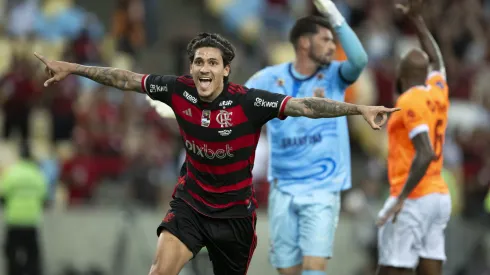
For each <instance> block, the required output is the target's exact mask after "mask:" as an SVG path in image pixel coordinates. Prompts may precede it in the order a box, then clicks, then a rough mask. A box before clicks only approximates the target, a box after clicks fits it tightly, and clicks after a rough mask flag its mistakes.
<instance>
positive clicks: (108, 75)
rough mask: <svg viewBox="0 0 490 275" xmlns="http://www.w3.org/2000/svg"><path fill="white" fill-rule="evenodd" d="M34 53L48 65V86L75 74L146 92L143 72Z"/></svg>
mask: <svg viewBox="0 0 490 275" xmlns="http://www.w3.org/2000/svg"><path fill="white" fill-rule="evenodd" d="M34 55H35V56H36V57H37V58H38V59H39V60H41V62H43V63H44V65H46V68H45V72H46V74H47V75H48V77H50V78H49V79H48V80H46V82H44V86H46V87H47V86H49V85H51V84H56V83H57V82H59V81H61V80H63V79H64V78H65V77H67V76H68V75H70V74H75V75H79V76H83V77H86V78H89V79H92V80H93V81H95V82H98V83H100V84H102V85H106V86H111V87H114V88H118V89H121V90H125V91H138V92H143V93H144V91H143V87H142V86H141V81H142V80H143V76H144V75H143V74H138V73H133V72H130V71H127V70H122V69H117V68H106V67H92V66H83V65H80V64H76V63H69V62H63V61H54V60H49V59H47V58H45V57H44V56H42V55H40V54H38V53H34Z"/></svg>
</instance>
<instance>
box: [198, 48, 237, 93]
mask: <svg viewBox="0 0 490 275" xmlns="http://www.w3.org/2000/svg"><path fill="white" fill-rule="evenodd" d="M229 74H230V66H229V65H227V66H224V63H223V57H222V55H221V50H220V49H217V48H212V47H204V48H199V49H197V50H196V53H195V55H194V61H193V62H192V64H191V75H192V78H193V79H194V83H195V84H196V88H197V92H198V93H199V97H200V98H201V99H203V100H205V101H212V100H213V99H214V98H216V97H217V96H218V95H219V93H221V91H222V90H223V78H224V77H225V76H228V75H229Z"/></svg>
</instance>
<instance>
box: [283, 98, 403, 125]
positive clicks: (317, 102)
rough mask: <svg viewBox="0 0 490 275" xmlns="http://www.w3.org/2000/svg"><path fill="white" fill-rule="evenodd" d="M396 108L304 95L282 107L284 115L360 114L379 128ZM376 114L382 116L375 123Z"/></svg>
mask: <svg viewBox="0 0 490 275" xmlns="http://www.w3.org/2000/svg"><path fill="white" fill-rule="evenodd" d="M398 110H400V109H398V108H391V109H390V108H385V107H383V106H364V105H355V104H350V103H345V102H340V101H335V100H331V99H327V98H319V97H306V98H291V99H290V100H288V101H287V103H286V107H285V109H284V115H286V116H292V117H299V116H304V117H309V118H329V117H339V116H349V115H362V116H363V117H364V119H365V120H366V121H367V122H368V123H369V124H370V125H371V127H372V128H373V129H376V130H377V129H380V128H381V126H383V125H384V124H385V122H386V120H387V118H388V116H387V114H388V113H392V112H396V111H398ZM378 115H381V116H382V117H383V118H382V120H381V122H378V123H376V122H375V119H376V117H377V116H378Z"/></svg>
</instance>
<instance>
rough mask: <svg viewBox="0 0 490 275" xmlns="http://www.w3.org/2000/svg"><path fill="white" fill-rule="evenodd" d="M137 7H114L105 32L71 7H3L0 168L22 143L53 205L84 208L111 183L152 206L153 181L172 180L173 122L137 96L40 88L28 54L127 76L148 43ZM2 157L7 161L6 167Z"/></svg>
mask: <svg viewBox="0 0 490 275" xmlns="http://www.w3.org/2000/svg"><path fill="white" fill-rule="evenodd" d="M12 2H14V3H12ZM145 4H146V3H145V1H143V0H121V1H117V4H116V5H115V7H114V8H115V10H114V12H113V14H112V16H113V18H112V19H113V20H112V25H109V26H104V25H103V24H102V23H101V22H100V21H99V20H98V18H97V16H96V15H95V14H93V13H90V12H88V11H86V10H85V9H83V8H82V7H80V6H78V5H76V3H75V2H74V1H71V0H45V1H37V0H26V1H9V2H7V3H4V7H5V9H4V13H5V14H6V15H7V16H6V18H8V19H6V20H5V21H4V22H3V26H2V27H3V28H2V34H1V36H0V40H1V44H0V47H1V48H2V49H4V50H5V51H6V53H4V54H5V55H6V56H9V54H10V55H11V56H9V57H8V58H5V59H4V60H2V63H5V64H1V65H2V66H0V67H2V68H3V70H2V71H1V74H2V76H1V78H0V98H1V104H2V111H3V112H2V117H3V131H2V132H3V137H4V140H3V142H2V145H3V148H5V152H6V154H4V155H3V156H4V157H3V160H2V162H3V163H4V164H5V165H7V164H8V163H9V162H13V161H15V157H16V151H17V148H18V144H25V143H27V144H29V145H30V147H31V151H33V153H34V155H35V156H36V158H37V160H38V161H39V162H40V163H41V164H42V169H43V171H44V172H45V174H46V175H47V178H48V179H49V184H50V187H51V188H50V190H51V193H50V197H51V199H52V202H53V203H54V204H56V203H58V204H62V205H80V204H82V205H83V204H87V203H91V202H92V201H93V200H94V196H96V193H97V187H98V186H99V184H100V183H101V182H103V181H105V180H112V181H113V182H123V183H124V184H123V187H124V188H125V190H127V191H128V192H130V193H129V194H138V196H135V198H140V201H141V202H142V203H144V204H146V205H148V206H152V207H154V206H156V205H157V204H158V202H159V201H160V200H161V197H159V192H155V190H159V187H160V186H161V183H160V182H161V181H162V180H163V181H165V180H166V179H165V177H167V178H171V179H170V180H169V181H173V177H174V175H175V171H176V169H175V167H173V166H172V167H171V168H170V169H167V170H168V171H167V170H165V167H166V166H169V165H168V164H169V163H173V158H174V156H175V155H176V154H177V153H178V148H179V147H178V145H176V144H174V143H175V142H176V138H175V135H174V134H173V133H172V129H174V128H175V125H174V124H175V123H174V122H173V121H171V122H170V126H169V125H167V124H169V123H168V122H167V121H165V120H164V119H161V118H160V117H159V116H158V115H157V114H156V113H155V112H154V111H153V109H151V108H149V106H148V105H147V104H146V101H145V99H144V97H142V96H137V95H135V94H132V93H123V92H120V91H114V90H112V89H111V88H108V87H105V86H101V85H98V84H97V83H95V82H93V81H90V80H86V79H83V78H81V77H77V76H70V77H69V78H67V79H66V80H65V81H63V82H61V83H59V84H58V85H54V86H51V87H50V88H44V87H43V82H44V81H45V80H46V76H45V75H44V71H43V67H42V66H41V64H40V63H39V62H38V61H37V60H35V58H34V57H33V55H32V53H33V52H34V51H38V52H40V53H41V54H43V55H45V56H46V57H48V58H53V59H60V60H64V61H68V62H76V63H79V64H85V65H97V66H115V67H119V68H125V69H133V67H134V66H135V64H137V62H138V58H139V53H140V52H141V51H142V50H144V48H145V45H146V42H147V39H146V38H147V37H151V35H148V36H147V35H145V30H146V29H145ZM169 129H170V130H171V131H169ZM141 137H144V138H141ZM176 150H177V151H176ZM9 152H13V154H10V155H12V156H13V157H12V158H11V159H6V158H7V156H8V155H9V154H8V153H9ZM5 165H3V166H5ZM172 165H173V164H172ZM162 168H163V169H162ZM120 186H121V184H119V186H118V187H119V189H121V188H120ZM125 194H128V193H125Z"/></svg>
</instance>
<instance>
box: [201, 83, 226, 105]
mask: <svg viewBox="0 0 490 275" xmlns="http://www.w3.org/2000/svg"><path fill="white" fill-rule="evenodd" d="M224 87H225V84H224V83H221V84H220V85H219V86H218V87H217V88H216V90H215V91H214V92H213V93H212V94H211V95H210V96H209V97H199V99H200V100H201V101H204V102H208V103H211V102H213V100H215V99H216V98H217V97H218V96H219V95H220V94H221V93H222V92H223V88H224Z"/></svg>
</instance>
